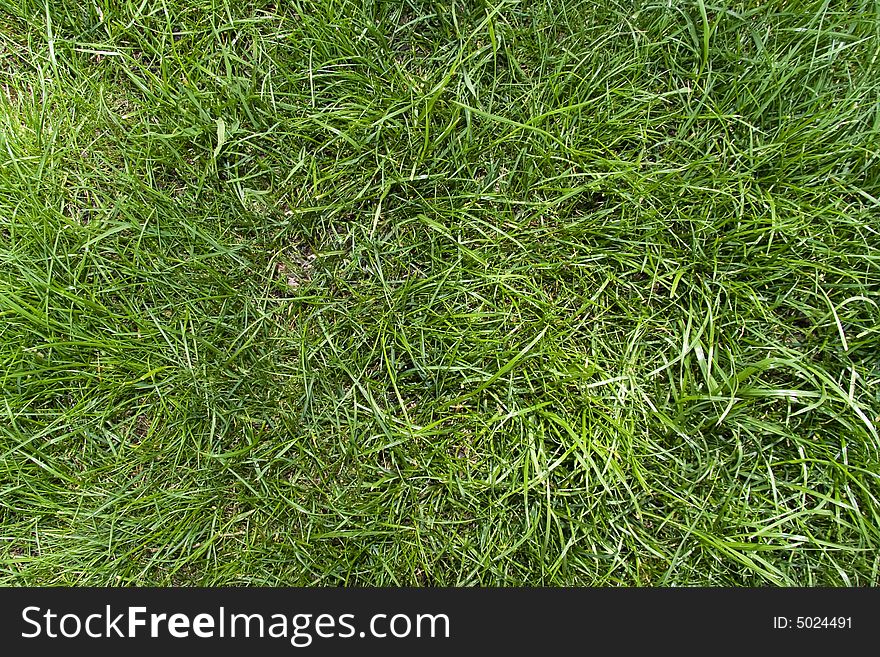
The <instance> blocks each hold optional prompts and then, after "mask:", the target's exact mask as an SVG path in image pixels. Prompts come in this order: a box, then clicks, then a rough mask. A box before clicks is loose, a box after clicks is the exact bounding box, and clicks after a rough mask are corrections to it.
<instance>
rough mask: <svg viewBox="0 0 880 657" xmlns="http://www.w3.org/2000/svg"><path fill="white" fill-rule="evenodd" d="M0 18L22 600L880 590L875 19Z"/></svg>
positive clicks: (8, 525)
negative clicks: (59, 587) (528, 587)
mask: <svg viewBox="0 0 880 657" xmlns="http://www.w3.org/2000/svg"><path fill="white" fill-rule="evenodd" d="M494 1H495V0H492V1H491V2H483V1H477V0H468V1H462V0H459V1H457V2H417V1H416V0H404V2H384V1H383V2H353V1H345V0H321V1H320V2H309V3H299V2H270V1H248V2H244V1H242V2H239V1H237V0H187V1H186V2H183V1H181V0H141V1H139V2H113V1H111V0H79V1H77V2H70V1H67V0H63V1H62V0H58V1H52V2H48V3H43V2H34V1H30V0H19V1H16V0H0V25H2V26H3V27H2V28H0V387H2V404H0V583H2V584H12V585H48V584H67V585H72V584H76V585H79V584H89V585H116V584H119V585H132V584H142V585H146V584H149V585H167V584H184V585H281V584H287V585H342V584H347V585H493V586H494V585H515V584H533V585H735V586H765V585H783V586H785V585H832V586H841V585H870V584H876V583H877V582H878V579H880V502H878V498H880V439H878V423H880V306H878V304H880V200H878V199H880V62H878V58H880V5H878V4H877V3H876V2H868V1H864V2H858V1H852V2H838V1H836V0H825V1H824V2H815V1H812V0H804V1H802V0H797V1H794V2H782V1H775V2H766V3H764V2H738V3H728V4H712V3H706V2H704V1H703V0H697V1H696V2H682V3H678V2H673V3H665V2H656V3H652V2H640V3H637V7H636V8H633V6H632V5H631V4H630V3H626V2H619V3H617V4H616V3H614V2H612V1H610V0H595V1H592V2H591V1H578V0H572V1H571V2H566V1H563V0H535V1H531V2H520V1H517V0H500V1H499V2H498V3H497V4H494Z"/></svg>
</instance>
